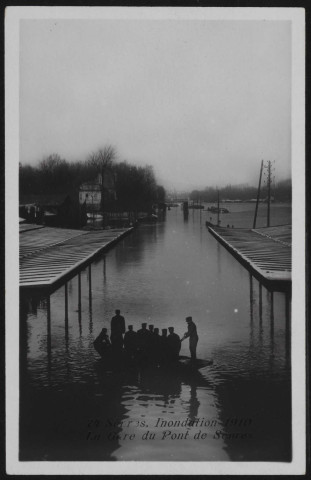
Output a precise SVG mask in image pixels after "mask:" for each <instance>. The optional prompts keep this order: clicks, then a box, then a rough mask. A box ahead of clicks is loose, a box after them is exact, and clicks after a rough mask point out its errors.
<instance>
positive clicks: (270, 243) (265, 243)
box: [206, 222, 292, 291]
mask: <svg viewBox="0 0 311 480" xmlns="http://www.w3.org/2000/svg"><path fill="white" fill-rule="evenodd" d="M206 225H207V227H208V230H209V232H210V233H211V234H212V235H213V236H214V237H215V238H216V239H217V240H218V241H219V242H220V243H221V244H222V245H223V246H224V247H225V248H226V249H227V250H228V251H229V252H230V253H231V254H232V255H233V256H234V257H235V258H236V259H237V260H238V261H239V262H240V263H241V264H242V265H244V266H245V267H246V268H247V269H248V270H249V271H250V272H251V273H252V274H253V275H254V277H256V278H257V279H258V280H259V281H261V282H262V283H263V284H265V285H266V286H267V287H268V288H270V289H272V290H281V291H283V290H289V289H290V288H291V282H292V261H291V257H292V255H291V242H292V240H291V238H292V227H291V225H281V226H276V227H267V228H258V229H244V228H236V229H232V228H225V227H218V226H215V225H212V224H211V223H209V222H206Z"/></svg>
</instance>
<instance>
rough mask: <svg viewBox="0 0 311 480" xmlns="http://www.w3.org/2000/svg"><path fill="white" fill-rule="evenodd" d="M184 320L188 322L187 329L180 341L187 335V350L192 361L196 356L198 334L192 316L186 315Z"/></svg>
mask: <svg viewBox="0 0 311 480" xmlns="http://www.w3.org/2000/svg"><path fill="white" fill-rule="evenodd" d="M186 322H187V324H188V330H187V332H186V333H184V336H183V338H182V339H181V341H183V340H185V339H186V338H188V337H189V350H190V355H191V360H192V361H194V360H196V358H197V344H198V340H199V337H198V334H197V327H196V324H195V323H194V322H193V321H192V317H187V318H186Z"/></svg>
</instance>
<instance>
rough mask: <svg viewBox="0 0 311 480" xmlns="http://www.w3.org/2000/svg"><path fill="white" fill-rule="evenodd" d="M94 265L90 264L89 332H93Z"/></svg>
mask: <svg viewBox="0 0 311 480" xmlns="http://www.w3.org/2000/svg"><path fill="white" fill-rule="evenodd" d="M92 314H93V312H92V267H91V264H90V265H89V319H90V323H89V332H90V333H92V332H93V316H92Z"/></svg>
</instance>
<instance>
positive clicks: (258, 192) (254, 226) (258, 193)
mask: <svg viewBox="0 0 311 480" xmlns="http://www.w3.org/2000/svg"><path fill="white" fill-rule="evenodd" d="M262 169H263V160H261V166H260V175H259V183H258V191H257V201H256V209H255V216H254V223H253V228H256V219H257V212H258V204H259V198H260V186H261V176H262Z"/></svg>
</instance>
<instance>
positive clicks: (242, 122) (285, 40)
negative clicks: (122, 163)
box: [20, 20, 291, 189]
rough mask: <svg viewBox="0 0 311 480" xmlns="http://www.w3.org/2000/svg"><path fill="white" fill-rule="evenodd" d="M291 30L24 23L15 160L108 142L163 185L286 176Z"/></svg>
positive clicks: (267, 25) (83, 152) (173, 23)
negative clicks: (262, 173) (264, 163)
mask: <svg viewBox="0 0 311 480" xmlns="http://www.w3.org/2000/svg"><path fill="white" fill-rule="evenodd" d="M290 72H291V30H290V22H288V21H278V22H275V21H207V20H157V21H155V20H143V21H142V20H60V21H58V20H55V21H51V20H22V21H21V23H20V161H21V162H22V163H23V164H26V163H29V164H32V165H35V164H37V163H38V162H39V161H40V160H41V159H42V158H43V157H44V156H47V155H49V154H51V153H58V154H59V155H60V156H61V157H63V158H66V159H67V160H68V161H73V160H83V159H85V158H87V156H88V154H90V153H91V152H92V151H96V150H97V149H98V148H99V147H102V146H105V145H106V144H112V145H114V146H115V147H116V149H117V152H118V155H119V158H120V160H128V161H129V162H133V163H136V164H140V165H141V164H142V165H145V164H150V165H153V167H154V170H155V173H156V175H157V178H158V180H159V182H160V183H162V184H164V186H165V187H166V188H174V187H175V188H176V189H193V188H196V187H205V186H208V185H210V186H215V185H218V186H223V185H226V184H229V183H231V184H238V183H239V184H240V183H249V184H253V185H257V183H258V177H259V169H260V161H261V159H264V160H275V162H276V163H275V175H276V180H277V181H278V180H280V179H283V178H287V177H289V176H290V169H291V153H290V151H291V128H290V125H291V118H290V115H291V110H290V102H291V97H290V93H291V78H290V77H291V74H290Z"/></svg>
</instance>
